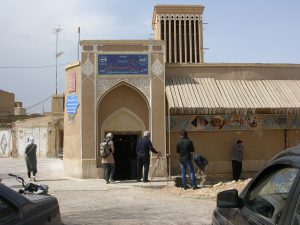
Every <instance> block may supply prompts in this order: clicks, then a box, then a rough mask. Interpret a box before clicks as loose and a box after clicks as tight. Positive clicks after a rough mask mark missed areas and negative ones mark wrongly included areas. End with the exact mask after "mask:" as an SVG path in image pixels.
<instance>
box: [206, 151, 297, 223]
mask: <svg viewBox="0 0 300 225" xmlns="http://www.w3.org/2000/svg"><path fill="white" fill-rule="evenodd" d="M299 169H300V145H298V146H296V147H294V148H290V149H287V150H285V151H283V152H281V153H279V154H278V155H276V156H275V157H274V158H272V159H271V160H270V161H269V162H268V163H267V164H266V165H265V166H264V167H263V168H262V169H261V170H260V172H258V174H257V175H256V176H255V177H254V178H253V179H252V180H251V181H250V182H249V183H248V185H247V186H246V187H245V188H244V190H243V191H242V192H241V194H240V195H238V191H237V190H235V189H232V190H227V191H223V192H220V193H218V195H217V207H216V209H215V210H214V212H213V216H212V224H213V225H225V224H226V225H227V224H231V225H250V224H251V225H254V224H259V225H273V224H278V225H299V224H300V195H299V194H300V173H299Z"/></svg>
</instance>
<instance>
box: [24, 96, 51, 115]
mask: <svg viewBox="0 0 300 225" xmlns="http://www.w3.org/2000/svg"><path fill="white" fill-rule="evenodd" d="M51 97H52V95H50V96H49V97H47V98H45V99H44V100H42V101H40V102H38V103H36V104H34V105H31V106H29V107H27V108H26V111H27V110H30V109H33V108H35V107H36V106H38V105H40V104H42V103H44V102H46V101H48V100H49V99H50V98H51Z"/></svg>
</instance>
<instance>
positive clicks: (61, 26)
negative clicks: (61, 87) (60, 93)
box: [55, 24, 63, 95]
mask: <svg viewBox="0 0 300 225" xmlns="http://www.w3.org/2000/svg"><path fill="white" fill-rule="evenodd" d="M62 30H63V25H60V24H58V25H57V26H56V27H55V33H56V42H55V44H56V48H55V94H56V95H57V58H58V57H59V56H61V55H62V54H63V52H59V53H57V44H58V43H57V42H58V33H59V32H61V31H62Z"/></svg>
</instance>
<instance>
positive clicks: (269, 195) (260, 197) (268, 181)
mask: <svg viewBox="0 0 300 225" xmlns="http://www.w3.org/2000/svg"><path fill="white" fill-rule="evenodd" d="M269 171H270V172H269V173H267V174H266V175H265V176H263V177H261V178H259V180H258V182H256V183H255V184H254V186H253V187H252V188H251V189H250V191H249V193H248V194H247V197H246V201H245V207H246V208H248V209H249V210H250V211H252V212H254V213H255V214H257V215H259V216H262V217H264V218H265V219H266V220H268V221H270V222H272V223H273V224H277V223H278V222H279V220H280V216H281V213H282V211H283V208H284V205H285V202H286V200H287V198H288V195H289V192H290V189H291V187H292V185H293V183H294V180H295V177H296V176H297V174H298V172H299V169H296V168H286V167H285V168H277V169H274V168H271V170H269Z"/></svg>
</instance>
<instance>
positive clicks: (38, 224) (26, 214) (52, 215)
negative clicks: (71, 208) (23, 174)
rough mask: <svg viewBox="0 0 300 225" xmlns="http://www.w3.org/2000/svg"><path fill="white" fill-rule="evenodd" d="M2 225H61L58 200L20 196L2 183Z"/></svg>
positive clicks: (0, 184) (0, 218)
mask: <svg viewBox="0 0 300 225" xmlns="http://www.w3.org/2000/svg"><path fill="white" fill-rule="evenodd" d="M0 224H1V225H12V224H14V225H21V224H22V225H46V224H47V225H48V224H49V225H61V224H62V222H61V218H60V211H59V205H58V202H57V199H56V198H55V197H53V196H51V195H36V194H20V193H18V192H17V191H15V190H13V189H11V188H9V187H7V186H5V185H4V184H2V183H0Z"/></svg>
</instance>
